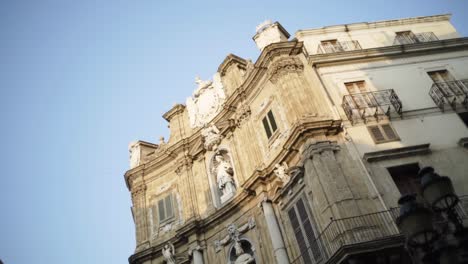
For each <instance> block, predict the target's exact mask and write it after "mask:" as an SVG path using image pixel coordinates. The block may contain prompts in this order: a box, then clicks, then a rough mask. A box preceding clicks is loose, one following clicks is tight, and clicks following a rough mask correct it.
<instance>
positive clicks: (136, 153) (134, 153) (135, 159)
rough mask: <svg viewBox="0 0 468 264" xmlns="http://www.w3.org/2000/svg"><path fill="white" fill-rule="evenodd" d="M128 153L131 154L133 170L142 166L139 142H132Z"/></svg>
mask: <svg viewBox="0 0 468 264" xmlns="http://www.w3.org/2000/svg"><path fill="white" fill-rule="evenodd" d="M128 152H130V168H131V169H133V168H135V167H136V166H138V165H140V146H139V145H138V142H137V141H133V142H130V144H129V145H128Z"/></svg>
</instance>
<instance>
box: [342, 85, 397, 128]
mask: <svg viewBox="0 0 468 264" xmlns="http://www.w3.org/2000/svg"><path fill="white" fill-rule="evenodd" d="M341 106H342V107H343V110H344V112H345V114H346V116H347V117H348V119H349V120H350V121H351V123H353V124H354V123H355V122H356V121H357V120H364V122H366V121H367V120H368V118H370V117H373V118H375V119H376V120H377V121H378V120H379V118H380V117H381V116H387V117H388V118H390V113H391V108H392V107H393V110H394V111H395V112H396V113H397V114H398V115H400V116H401V115H402V113H403V105H402V104H401V101H400V99H399V98H398V96H397V95H396V93H395V91H394V90H393V89H389V90H381V91H375V92H366V93H357V94H349V95H345V96H343V102H342V104H341Z"/></svg>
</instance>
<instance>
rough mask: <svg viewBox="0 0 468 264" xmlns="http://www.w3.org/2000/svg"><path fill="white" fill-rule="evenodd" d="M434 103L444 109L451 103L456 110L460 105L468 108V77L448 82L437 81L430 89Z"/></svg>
mask: <svg viewBox="0 0 468 264" xmlns="http://www.w3.org/2000/svg"><path fill="white" fill-rule="evenodd" d="M429 95H430V96H431V98H432V100H434V103H435V104H436V105H437V106H438V107H439V108H440V109H441V110H442V111H444V110H445V106H446V105H450V106H451V107H452V109H453V110H456V108H457V106H458V105H462V106H464V107H465V108H466V109H468V79H465V80H455V81H447V82H435V83H434V84H432V87H431V90H430V91H429Z"/></svg>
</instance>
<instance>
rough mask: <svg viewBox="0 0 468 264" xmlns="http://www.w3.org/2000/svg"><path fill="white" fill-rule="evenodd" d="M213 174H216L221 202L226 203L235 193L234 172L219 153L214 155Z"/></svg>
mask: <svg viewBox="0 0 468 264" xmlns="http://www.w3.org/2000/svg"><path fill="white" fill-rule="evenodd" d="M215 161H216V164H215V167H214V172H215V174H216V182H217V183H218V188H219V190H220V191H221V197H220V198H221V202H222V203H223V202H225V201H227V200H228V199H229V198H231V197H232V196H234V194H235V193H236V185H235V183H234V178H233V176H234V171H233V169H232V166H231V163H229V161H227V160H226V159H225V158H224V157H223V155H222V154H221V153H218V154H216V155H215Z"/></svg>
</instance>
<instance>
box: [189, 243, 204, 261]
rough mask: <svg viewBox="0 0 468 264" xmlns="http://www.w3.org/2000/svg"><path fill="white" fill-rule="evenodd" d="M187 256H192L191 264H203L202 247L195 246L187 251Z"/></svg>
mask: <svg viewBox="0 0 468 264" xmlns="http://www.w3.org/2000/svg"><path fill="white" fill-rule="evenodd" d="M189 255H191V256H192V264H203V253H202V247H200V246H198V245H197V246H195V247H193V248H191V249H189Z"/></svg>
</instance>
